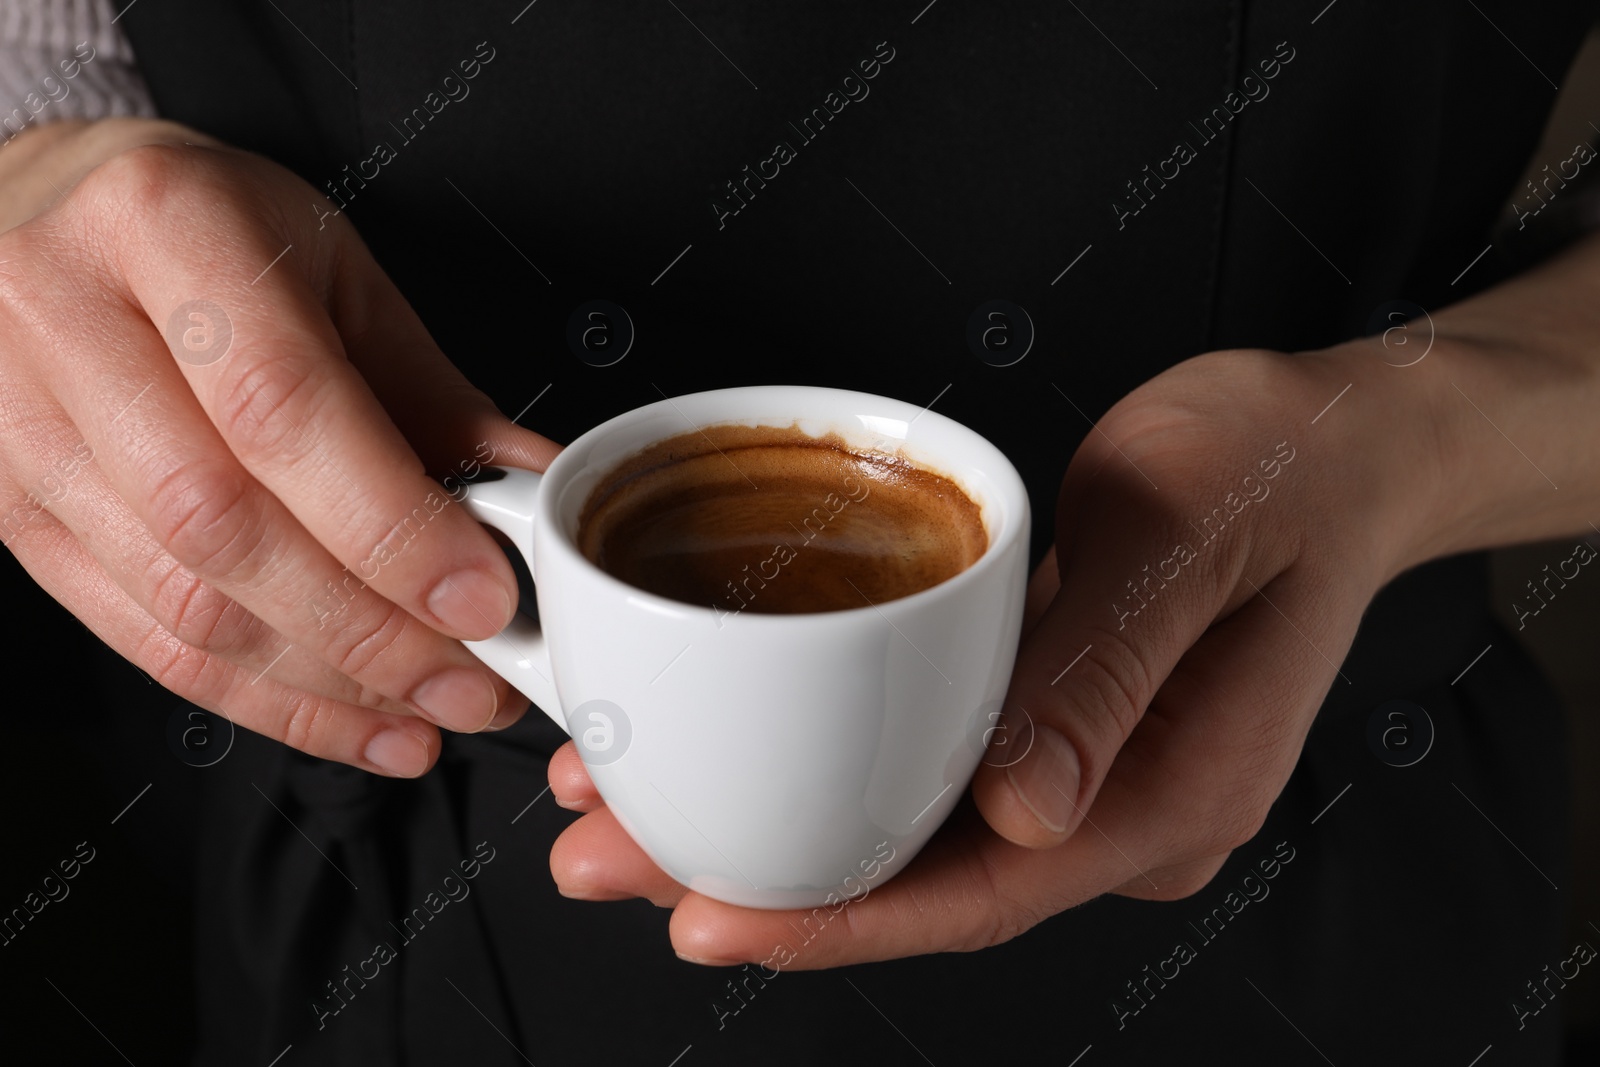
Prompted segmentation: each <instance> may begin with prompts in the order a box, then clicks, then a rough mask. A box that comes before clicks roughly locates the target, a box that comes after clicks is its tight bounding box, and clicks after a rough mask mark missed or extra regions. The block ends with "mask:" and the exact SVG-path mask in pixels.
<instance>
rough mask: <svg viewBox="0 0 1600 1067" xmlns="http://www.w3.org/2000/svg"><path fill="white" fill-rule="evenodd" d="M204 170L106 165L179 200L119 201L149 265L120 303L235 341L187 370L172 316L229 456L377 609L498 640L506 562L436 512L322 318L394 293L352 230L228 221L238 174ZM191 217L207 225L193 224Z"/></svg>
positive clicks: (512, 595)
mask: <svg viewBox="0 0 1600 1067" xmlns="http://www.w3.org/2000/svg"><path fill="white" fill-rule="evenodd" d="M211 155H213V153H208V152H204V151H201V152H199V153H196V152H195V151H193V150H190V151H187V152H186V151H185V150H183V149H176V148H171V147H166V146H152V147H149V148H145V149H141V150H138V151H137V152H132V153H126V154H124V155H123V156H120V157H118V159H117V160H116V161H114V162H113V164H111V165H112V166H116V165H118V164H120V165H121V166H122V167H123V168H124V169H128V170H131V172H132V173H131V174H128V175H123V176H122V177H123V180H124V181H125V182H139V181H146V182H148V181H165V182H166V183H167V184H168V185H169V186H170V187H171V188H172V190H173V191H172V192H168V193H166V194H163V195H162V196H160V197H135V198H128V199H125V200H124V202H123V205H122V206H123V208H124V210H123V212H122V214H121V216H120V221H121V223H122V224H123V225H124V226H126V227H127V228H128V230H129V231H130V233H131V236H132V239H133V240H135V241H137V242H138V244H139V246H140V247H141V248H142V249H144V250H145V254H144V255H141V256H136V257H131V258H128V257H124V258H123V260H122V261H120V262H119V264H118V265H119V266H120V267H121V268H122V271H123V277H124V278H125V285H126V289H125V292H126V295H127V296H128V297H129V298H130V299H131V300H132V301H133V302H135V303H136V304H138V305H139V306H140V307H142V308H143V310H144V312H145V313H146V314H147V315H148V316H149V317H150V320H151V321H152V322H154V323H157V324H168V323H170V322H171V318H172V316H173V314H174V313H175V312H178V311H179V310H180V309H181V308H182V307H184V306H185V305H187V304H189V303H190V302H192V301H194V300H195V299H196V298H197V297H203V298H204V299H206V300H208V301H211V302H212V303H213V304H215V305H217V306H218V307H220V308H221V309H223V312H224V313H225V314H226V316H227V318H228V319H229V321H230V322H231V330H232V342H231V345H230V346H229V347H228V349H227V351H226V353H225V354H224V355H223V356H222V357H221V358H220V359H213V354H212V353H211V352H210V351H209V350H208V351H206V352H205V358H206V359H208V360H213V361H210V362H205V363H204V364H203V365H196V362H195V360H194V359H193V358H192V356H193V353H192V351H190V350H188V344H187V342H186V340H185V338H186V337H187V335H188V331H187V329H186V328H185V326H184V323H183V320H182V317H181V316H180V321H179V326H178V328H176V329H167V330H164V331H163V332H164V333H165V334H170V336H167V337H166V342H167V344H168V345H169V346H170V347H171V349H172V354H173V356H174V357H175V358H176V361H177V366H178V369H179V370H180V371H181V372H182V374H183V376H184V378H185V379H187V381H188V383H189V386H190V387H191V389H192V390H193V392H194V395H195V396H196V398H197V399H198V400H199V402H200V405H201V407H202V408H203V409H204V411H205V413H206V415H207V416H208V417H209V419H210V421H211V422H212V423H213V425H214V426H215V427H216V429H217V431H218V432H219V433H220V435H221V437H222V438H223V440H224V441H226V442H227V445H228V448H229V450H230V451H231V452H232V453H233V455H235V456H236V457H238V459H239V461H240V463H241V464H242V465H243V466H244V468H245V469H246V470H248V471H249V472H250V474H251V475H252V476H253V477H254V478H255V479H256V480H257V481H258V482H260V484H261V485H262V486H263V487H264V488H265V489H266V490H267V491H268V492H270V493H271V494H272V495H273V496H275V497H277V498H278V499H279V500H281V501H283V502H284V504H285V505H286V506H287V508H288V509H289V511H290V512H291V513H292V514H293V515H294V516H295V517H296V518H297V519H299V521H300V522H301V524H302V525H303V526H304V527H305V528H306V529H307V530H308V531H310V533H311V534H312V536H313V537H314V538H315V539H316V541H317V542H318V543H319V544H322V545H324V546H326V547H327V548H328V550H329V551H331V552H332V554H333V555H334V557H335V558H337V559H338V560H339V561H340V562H341V563H343V564H344V565H345V566H346V567H349V568H352V569H355V570H357V571H358V573H360V576H361V579H362V581H364V582H365V583H367V584H368V585H370V586H372V588H373V589H374V590H375V591H376V592H377V593H378V594H379V595H380V596H382V597H383V598H385V599H387V600H388V601H390V602H392V603H394V604H397V605H399V606H400V607H401V608H403V609H405V610H406V611H407V612H409V613H410V614H411V615H413V616H414V617H416V618H418V619H422V620H425V621H427V622H428V623H429V624H430V625H432V626H434V627H435V628H437V629H439V630H440V631H441V632H444V633H448V634H450V635H451V636H454V637H464V638H476V639H483V638H487V637H491V636H493V635H494V634H495V633H497V632H499V630H500V629H502V628H503V627H504V625H505V624H506V623H507V622H508V621H509V620H510V618H511V613H512V610H513V607H514V605H515V601H516V582H515V577H514V575H513V573H512V571H511V567H510V565H509V563H507V561H506V559H505V557H504V555H503V554H502V553H501V552H500V551H499V549H498V548H497V547H496V546H495V544H494V541H493V540H492V538H490V537H489V536H488V534H486V533H485V532H484V531H483V530H482V529H481V528H479V526H478V525H477V524H476V523H475V522H473V521H472V519H471V518H470V517H469V516H467V515H466V514H465V512H464V511H463V510H462V509H460V508H449V507H445V506H443V505H444V504H445V503H447V501H445V498H444V497H443V496H442V494H440V492H439V489H438V486H437V485H436V484H435V483H434V482H432V481H431V480H430V479H429V478H428V477H427V475H426V473H425V471H424V468H423V464H422V463H421V461H420V460H419V459H418V457H417V456H416V454H415V453H414V452H413V450H412V449H411V447H410V445H409V444H408V443H407V441H406V440H405V438H404V437H403V436H402V435H401V433H400V431H399V430H398V428H396V427H395V425H394V424H393V422H392V421H391V420H390V419H389V417H388V415H387V414H386V413H385V411H384V410H383V407H382V406H381V405H380V404H379V402H378V399H377V397H375V396H374V395H373V393H372V390H371V388H370V387H369V386H368V385H367V383H366V382H365V380H364V379H362V377H361V375H360V373H359V372H358V371H357V370H356V368H355V367H354V366H353V365H352V364H351V363H350V362H349V360H348V359H347V358H346V353H345V348H344V345H343V342H342V340H341V338H340V337H339V334H338V332H337V331H336V329H335V327H334V324H333V322H332V320H331V319H330V317H329V314H328V311H327V308H326V304H327V302H328V301H329V300H330V299H331V297H332V294H333V293H335V292H337V294H338V296H339V298H340V301H341V307H340V311H341V313H342V315H343V316H344V317H346V318H354V319H357V320H359V319H360V318H361V317H362V315H363V313H364V312H366V311H368V310H369V308H368V305H367V304H366V303H364V302H363V299H362V297H363V295H365V294H372V293H378V292H382V291H385V290H392V288H393V286H392V283H391V282H390V281H389V279H388V278H387V277H385V276H384V275H383V274H382V272H380V271H377V270H376V269H375V267H374V265H373V264H372V262H371V260H370V257H364V256H360V255H357V254H355V253H356V250H357V249H358V248H359V247H360V246H359V242H358V241H357V239H356V238H355V237H354V235H353V232H352V231H350V230H348V229H343V228H335V229H334V230H331V231H326V232H324V233H323V234H322V236H323V237H324V239H323V240H320V241H317V240H314V239H313V234H316V233H317V231H314V230H312V229H311V228H310V226H309V219H308V220H305V221H306V223H307V224H306V225H302V226H294V225H290V226H288V227H284V228H281V229H279V230H273V229H271V228H269V227H267V226H265V225H259V224H256V225H252V222H251V219H250V216H248V215H246V214H244V212H242V211H240V210H239V209H238V208H237V207H233V206H232V205H234V204H236V203H237V202H238V198H237V194H236V193H234V180H235V178H236V175H235V168H233V167H230V166H228V165H221V166H218V165H216V163H215V161H213V160H210V159H207V158H205V157H207V156H211ZM102 169H104V168H102ZM207 194H213V195H210V196H208V195H207ZM269 195H270V194H269ZM213 201H216V202H220V204H221V205H222V207H221V209H220V210H219V209H218V207H217V206H216V204H215V203H214V202H213ZM191 212H198V213H199V216H200V217H199V218H198V219H196V220H194V221H191V220H190V213H191ZM207 225H213V226H215V225H225V226H227V227H228V228H229V229H230V230H232V231H233V240H232V241H230V242H229V243H228V245H227V246H226V247H222V248H219V249H218V250H217V251H215V252H210V251H206V252H197V250H196V247H195V245H196V239H197V238H198V237H199V236H200V235H201V233H203V232H204V227H206V226H207ZM284 234H287V235H288V236H287V237H285V236H284ZM296 237H298V238H300V240H301V242H302V243H301V247H300V250H299V255H298V256H297V255H296V254H295V241H294V238H296ZM385 299H386V300H388V301H389V302H393V301H394V300H396V299H398V298H397V297H393V296H390V297H386V298H385ZM371 310H377V309H371ZM424 337H425V335H424ZM444 399H448V398H444ZM434 415H435V417H436V418H437V419H439V420H441V421H445V422H448V421H449V419H450V415H451V413H450V411H449V410H448V409H446V408H444V407H442V406H441V407H437V408H435V411H434ZM435 501H438V502H439V507H438V509H437V510H436V509H435ZM424 530H426V533H427V535H428V536H426V537H425V538H424V537H422V533H423V532H424Z"/></svg>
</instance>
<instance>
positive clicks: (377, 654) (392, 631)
mask: <svg viewBox="0 0 1600 1067" xmlns="http://www.w3.org/2000/svg"><path fill="white" fill-rule="evenodd" d="M375 612H376V615H374V614H373V613H371V612H360V613H357V614H356V617H355V618H353V619H351V620H350V621H349V622H348V623H346V624H345V625H344V626H343V627H342V628H341V629H340V630H338V631H336V632H335V633H334V634H333V636H332V637H331V639H330V640H329V642H328V646H327V647H328V653H329V662H331V663H332V664H333V665H334V666H335V667H336V668H337V669H338V670H339V671H340V672H341V673H343V674H346V675H349V676H350V677H352V678H359V677H362V676H363V675H367V674H369V673H370V672H371V671H372V670H373V667H374V665H375V664H376V663H377V662H378V660H379V659H380V658H382V657H383V656H385V655H386V654H388V653H390V652H392V651H394V650H395V649H396V647H397V646H399V645H400V644H401V643H402V641H403V640H404V639H405V637H406V636H407V631H408V630H409V629H410V625H411V616H410V615H408V614H406V612H405V611H404V610H403V609H401V608H400V607H399V605H397V604H393V603H390V602H389V601H387V600H385V601H383V602H382V606H381V607H379V608H376V609H375Z"/></svg>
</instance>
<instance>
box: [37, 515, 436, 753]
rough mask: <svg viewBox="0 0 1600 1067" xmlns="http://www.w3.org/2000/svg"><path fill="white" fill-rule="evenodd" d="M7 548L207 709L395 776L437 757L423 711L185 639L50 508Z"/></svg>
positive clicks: (131, 656)
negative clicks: (254, 670) (370, 699)
mask: <svg viewBox="0 0 1600 1067" xmlns="http://www.w3.org/2000/svg"><path fill="white" fill-rule="evenodd" d="M7 545H8V547H10V548H11V550H12V551H13V553H15V555H16V556H17V559H18V560H19V561H20V562H21V563H22V565H23V567H24V568H25V569H26V570H27V571H28V573H29V574H30V575H32V577H33V579H34V580H35V581H36V582H38V583H39V585H40V586H41V587H43V588H44V590H45V591H46V592H47V593H49V594H50V595H51V596H52V597H54V598H55V599H56V600H57V601H58V602H59V603H60V604H61V605H62V606H63V607H65V608H66V609H67V610H68V611H69V612H71V613H72V614H73V615H75V616H77V617H78V618H79V619H81V620H83V621H84V623H85V624H86V625H87V626H88V627H89V629H90V630H92V631H93V632H94V634H95V635H96V636H98V637H99V638H100V639H101V640H102V641H104V642H106V644H107V645H109V646H110V647H111V648H112V649H113V650H114V651H115V652H117V654H119V655H121V656H122V657H123V658H125V659H127V660H129V661H130V662H132V663H133V664H135V665H136V666H138V667H139V668H140V669H142V670H143V671H145V673H147V674H149V675H150V676H151V677H152V678H154V679H155V680H156V681H157V682H158V683H160V684H161V685H162V686H164V687H165V688H167V689H169V690H171V691H172V692H174V693H176V694H178V695H179V696H181V697H183V698H185V699H186V700H189V701H190V702H192V703H194V704H197V705H199V706H200V707H203V708H206V709H208V710H210V711H213V712H215V713H217V714H218V715H221V716H222V717H224V718H226V719H228V720H229V721H231V722H234V723H236V724H237V725H239V726H243V727H245V728H246V729H249V730H253V731H255V732H256V733H259V734H262V735H264V736H266V737H269V738H272V739H273V740H276V741H280V742H282V743H284V744H287V745H290V746H291V747H294V748H297V749H299V750H300V751H302V752H306V753H309V754H310V755H313V756H319V757H321V758H323V759H331V760H337V761H339V762H341V763H347V764H349V765H351V766H353V767H359V768H361V769H363V770H367V771H372V772H375V773H378V774H384V775H388V776H391V777H400V778H414V777H416V776H417V775H420V774H423V773H425V772H426V771H427V770H428V769H429V768H430V767H432V766H433V763H434V761H435V760H436V759H437V758H438V755H439V750H440V741H439V732H438V731H437V730H436V729H434V728H433V727H432V726H430V725H428V724H427V723H424V722H421V721H419V720H417V719H416V718H414V717H411V716H405V715H391V714H387V713H385V712H381V711H374V710H373V709H371V708H364V707H360V706H357V705H354V704H347V703H343V702H341V701H337V700H333V699H330V698H328V697H325V696H320V695H317V694H312V693H306V692H303V691H300V690H296V689H293V688H291V687H289V686H286V685H284V684H282V683H281V682H278V681H276V680H274V679H271V678H265V677H261V676H255V677H252V676H251V675H250V674H249V672H247V671H245V670H244V669H242V668H240V667H238V666H237V665H235V664H232V663H229V662H227V661H226V660H224V659H222V658H221V657H218V656H213V655H211V654H209V653H207V652H203V651H201V650H200V649H197V648H194V647H193V646H190V645H187V644H185V643H184V642H182V641H180V640H178V639H177V638H176V637H174V636H173V635H171V634H170V633H168V632H167V631H166V630H164V629H163V628H162V627H161V625H160V624H159V623H157V622H156V621H155V620H154V619H152V618H150V617H149V616H148V615H146V614H145V613H144V612H143V611H142V610H141V609H140V608H139V606H138V604H136V603H135V602H134V601H133V600H132V599H131V598H130V597H128V595H127V594H126V593H124V592H123V591H122V589H121V588H120V587H119V586H118V585H117V584H116V583H115V582H113V581H112V580H111V579H110V578H109V577H108V576H107V575H106V574H105V572H104V571H103V570H101V569H100V567H99V565H98V564H97V563H96V562H95V560H94V559H93V557H91V556H90V555H89V553H88V551H87V550H86V549H85V548H84V547H83V546H82V545H81V544H79V543H78V541H77V539H76V538H75V537H74V536H73V535H72V533H71V532H70V531H69V530H67V528H66V527H65V526H63V525H62V524H61V523H60V522H59V521H58V520H57V519H55V518H54V517H53V516H51V515H48V514H41V515H38V516H36V517H35V519H34V521H32V522H30V523H29V524H28V525H27V526H26V528H24V529H23V530H21V531H19V532H17V533H16V534H15V536H13V537H12V538H11V540H10V541H8V542H7Z"/></svg>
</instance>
